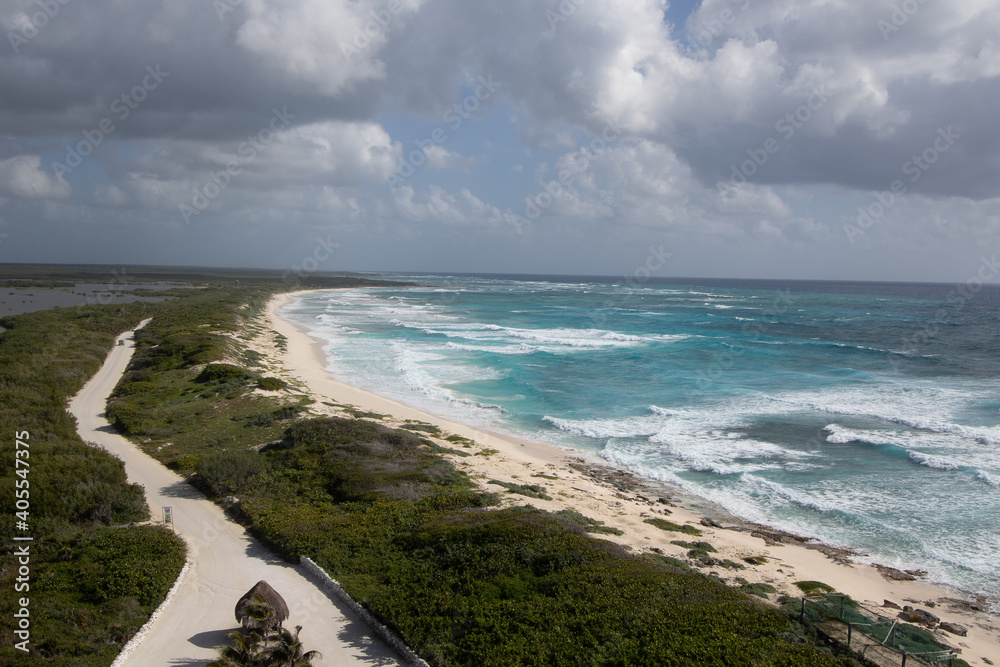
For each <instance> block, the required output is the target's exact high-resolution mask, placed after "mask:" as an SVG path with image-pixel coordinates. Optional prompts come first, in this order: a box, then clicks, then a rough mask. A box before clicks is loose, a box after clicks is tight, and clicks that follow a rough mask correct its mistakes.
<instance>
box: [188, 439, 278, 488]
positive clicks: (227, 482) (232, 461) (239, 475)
mask: <svg viewBox="0 0 1000 667" xmlns="http://www.w3.org/2000/svg"><path fill="white" fill-rule="evenodd" d="M263 469H264V459H263V457H262V456H261V455H260V454H258V453H257V452H250V451H246V450H240V449H237V450H224V451H221V452H210V453H208V454H204V455H202V456H201V457H200V458H199V459H198V462H197V464H196V465H195V470H196V471H197V472H198V475H199V476H200V477H201V478H202V480H204V482H205V484H206V485H207V486H208V488H209V490H210V491H211V492H212V494H214V495H216V496H225V495H230V494H233V493H237V492H239V491H242V490H243V489H244V488H245V487H246V485H247V483H248V482H249V481H250V480H251V479H252V478H253V477H254V476H255V475H257V474H259V473H260V472H261V471H262V470H263Z"/></svg>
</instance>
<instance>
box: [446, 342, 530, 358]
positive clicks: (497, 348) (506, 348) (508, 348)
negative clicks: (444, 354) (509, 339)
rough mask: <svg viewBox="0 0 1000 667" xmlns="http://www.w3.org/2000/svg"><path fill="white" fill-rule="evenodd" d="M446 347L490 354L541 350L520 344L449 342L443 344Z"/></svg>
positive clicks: (525, 352)
mask: <svg viewBox="0 0 1000 667" xmlns="http://www.w3.org/2000/svg"><path fill="white" fill-rule="evenodd" d="M445 346H446V347H449V348H451V349H453V350H463V351H465V352H489V353H490V354H515V355H520V354H534V353H535V352H538V351H539V350H540V349H541V348H539V347H536V346H534V345H528V344H527V343H521V344H519V345H494V346H487V345H463V344H462V343H453V342H451V341H449V342H447V343H445Z"/></svg>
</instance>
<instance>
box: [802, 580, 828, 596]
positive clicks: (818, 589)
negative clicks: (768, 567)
mask: <svg viewBox="0 0 1000 667" xmlns="http://www.w3.org/2000/svg"><path fill="white" fill-rule="evenodd" d="M792 585H793V586H795V587H796V588H798V589H799V590H800V591H802V592H803V593H804V594H805V595H819V594H821V593H833V592H834V588H833V586H830V585H829V584H824V583H823V582H822V581H796V582H795V583H794V584H792Z"/></svg>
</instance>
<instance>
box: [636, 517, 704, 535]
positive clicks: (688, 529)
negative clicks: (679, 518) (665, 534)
mask: <svg viewBox="0 0 1000 667" xmlns="http://www.w3.org/2000/svg"><path fill="white" fill-rule="evenodd" d="M643 523H648V524H649V525H651V526H656V527H657V528H659V529H660V530H666V531H670V532H673V533H684V534H685V535H701V531H700V530H698V529H697V528H695V527H694V526H682V525H680V524H679V523H674V522H673V521H667V520H666V519H660V518H658V517H654V518H652V519H645V520H644V521H643Z"/></svg>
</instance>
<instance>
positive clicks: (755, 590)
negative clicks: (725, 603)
mask: <svg viewBox="0 0 1000 667" xmlns="http://www.w3.org/2000/svg"><path fill="white" fill-rule="evenodd" d="M738 581H739V583H740V590H741V591H743V592H744V593H747V594H748V595H756V596H758V597H762V598H766V597H767V596H768V595H770V594H772V593H777V592H778V589H777V588H775V587H774V586H772V585H771V584H763V583H760V584H751V583H748V582H747V580H746V579H742V578H741V579H739V580H738Z"/></svg>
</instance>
